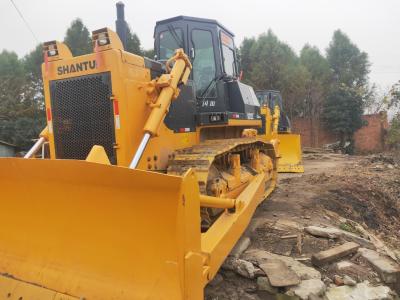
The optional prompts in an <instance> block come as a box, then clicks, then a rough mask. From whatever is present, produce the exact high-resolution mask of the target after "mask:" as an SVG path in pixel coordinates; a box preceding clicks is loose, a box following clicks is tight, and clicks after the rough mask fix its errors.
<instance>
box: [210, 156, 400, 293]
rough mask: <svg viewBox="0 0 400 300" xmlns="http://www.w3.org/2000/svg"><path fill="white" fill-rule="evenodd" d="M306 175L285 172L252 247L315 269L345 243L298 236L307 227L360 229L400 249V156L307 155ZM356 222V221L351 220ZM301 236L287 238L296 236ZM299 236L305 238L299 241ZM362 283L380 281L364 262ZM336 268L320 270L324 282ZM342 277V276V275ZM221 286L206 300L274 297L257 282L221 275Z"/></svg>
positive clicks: (261, 211) (261, 215) (259, 214)
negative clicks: (263, 293)
mask: <svg viewBox="0 0 400 300" xmlns="http://www.w3.org/2000/svg"><path fill="white" fill-rule="evenodd" d="M304 165H305V170H306V171H305V173H304V174H280V176H279V184H278V187H277V188H276V190H275V191H274V193H273V194H272V195H271V196H270V197H269V198H268V199H267V200H266V201H264V202H263V203H262V204H261V205H260V206H259V207H258V209H257V211H256V213H255V215H254V217H253V219H255V218H256V219H258V220H261V224H262V225H261V226H259V227H258V228H257V229H256V230H255V231H254V233H252V235H251V244H250V246H249V249H261V250H266V251H268V252H271V253H274V254H279V255H284V256H290V257H293V258H295V259H298V260H299V261H301V262H302V263H304V264H305V265H308V266H311V262H310V257H311V255H312V254H313V253H316V252H318V251H321V250H326V249H329V248H331V247H333V246H335V244H338V243H339V244H340V241H338V240H333V239H321V238H318V237H314V236H312V235H307V234H301V235H299V228H298V227H302V226H304V227H305V226H310V225H316V226H322V227H324V226H334V227H336V228H340V229H342V230H345V231H348V232H354V233H355V234H360V232H359V230H360V229H359V227H360V225H361V227H362V228H363V229H365V230H367V231H368V232H370V233H373V234H374V235H376V236H377V237H378V238H379V239H380V240H382V241H384V243H385V244H386V245H388V246H390V247H391V249H400V222H399V221H398V220H399V216H400V154H399V153H385V154H378V155H368V156H348V155H342V154H335V153H326V152H323V151H316V152H313V153H307V154H304ZM352 221H355V222H356V223H355V222H352ZM294 235H297V236H298V237H297V238H284V239H283V238H282V237H283V236H294ZM299 238H300V240H299ZM354 261H357V262H358V263H357V268H358V269H356V270H351V271H350V273H352V272H353V274H349V275H352V276H353V277H357V281H359V282H361V281H363V280H369V281H370V282H373V283H378V282H379V277H378V276H376V273H374V272H373V270H371V268H370V267H369V266H368V265H367V264H365V263H364V262H363V261H360V260H357V258H356V257H355V258H354ZM331 269H332V267H331V266H327V267H325V268H319V270H318V271H320V272H321V275H322V280H324V282H326V281H327V280H328V281H329V280H332V279H333V276H334V275H335V274H337V272H334V271H333V270H331ZM341 275H343V274H341ZM218 276H219V278H218V280H217V281H218V283H215V282H214V283H213V284H211V285H209V286H208V287H207V288H206V299H210V300H211V299H213V300H222V299H275V298H268V296H267V297H260V295H259V294H257V292H256V290H257V284H256V282H255V281H254V280H251V279H248V278H245V277H243V276H240V275H237V274H236V273H234V272H232V271H229V270H228V271H226V270H225V271H221V272H220V274H219V275H218Z"/></svg>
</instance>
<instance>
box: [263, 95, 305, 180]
mask: <svg viewBox="0 0 400 300" xmlns="http://www.w3.org/2000/svg"><path fill="white" fill-rule="evenodd" d="M256 96H257V98H258V101H259V102H260V104H261V105H262V106H268V107H269V108H270V109H274V107H275V106H278V107H279V109H280V116H279V124H278V139H279V150H280V155H281V157H280V159H279V163H278V172H279V173H304V165H303V162H302V150H301V140H300V134H294V133H292V125H291V122H290V119H289V117H288V116H287V114H285V111H284V109H283V103H282V95H281V93H280V92H279V91H275V90H259V91H256Z"/></svg>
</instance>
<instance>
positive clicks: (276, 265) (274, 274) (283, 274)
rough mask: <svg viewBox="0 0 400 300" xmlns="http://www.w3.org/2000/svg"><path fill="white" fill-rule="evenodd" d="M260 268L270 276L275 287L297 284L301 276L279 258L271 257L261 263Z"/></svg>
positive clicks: (270, 280)
mask: <svg viewBox="0 0 400 300" xmlns="http://www.w3.org/2000/svg"><path fill="white" fill-rule="evenodd" d="M260 269H261V270H263V271H264V273H265V274H266V275H267V276H268V279H269V282H270V283H271V285H272V286H275V287H285V286H291V285H297V284H299V283H300V278H299V277H298V276H297V274H296V273H295V272H294V271H292V270H291V269H289V268H288V266H287V265H286V264H285V263H284V262H283V261H281V260H279V259H270V260H268V261H267V262H265V263H263V264H261V265H260Z"/></svg>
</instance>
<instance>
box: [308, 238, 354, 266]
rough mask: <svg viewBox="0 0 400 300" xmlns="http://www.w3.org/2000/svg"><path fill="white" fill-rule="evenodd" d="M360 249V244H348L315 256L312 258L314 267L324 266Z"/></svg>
mask: <svg viewBox="0 0 400 300" xmlns="http://www.w3.org/2000/svg"><path fill="white" fill-rule="evenodd" d="M359 247H360V245H359V244H356V243H354V242H347V243H344V244H342V245H340V246H337V247H334V248H331V249H328V250H325V251H321V252H318V253H316V254H313V256H312V257H311V262H312V264H313V265H316V266H323V265H325V264H327V263H330V262H332V261H335V260H337V259H339V258H342V257H345V256H347V255H349V254H351V253H354V252H356V251H357V249H358V248H359Z"/></svg>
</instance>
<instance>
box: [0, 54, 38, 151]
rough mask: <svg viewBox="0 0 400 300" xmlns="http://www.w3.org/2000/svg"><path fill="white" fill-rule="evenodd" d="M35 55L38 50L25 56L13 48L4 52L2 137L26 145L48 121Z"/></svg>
mask: <svg viewBox="0 0 400 300" xmlns="http://www.w3.org/2000/svg"><path fill="white" fill-rule="evenodd" d="M35 59H37V53H36V51H33V52H31V53H30V54H29V55H27V56H26V57H25V58H24V59H22V60H20V59H18V56H17V55H16V54H15V53H13V52H7V51H3V52H2V53H0V140H4V141H7V142H10V143H13V144H16V145H18V146H20V147H22V148H27V147H29V145H30V144H31V140H32V139H33V138H36V137H37V136H38V134H39V133H40V131H41V130H42V129H43V127H44V124H45V122H44V113H43V110H44V104H43V92H42V83H41V79H38V78H39V76H38V73H37V72H38V70H37V66H36V65H34V64H33V61H35ZM39 64H40V63H39Z"/></svg>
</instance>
